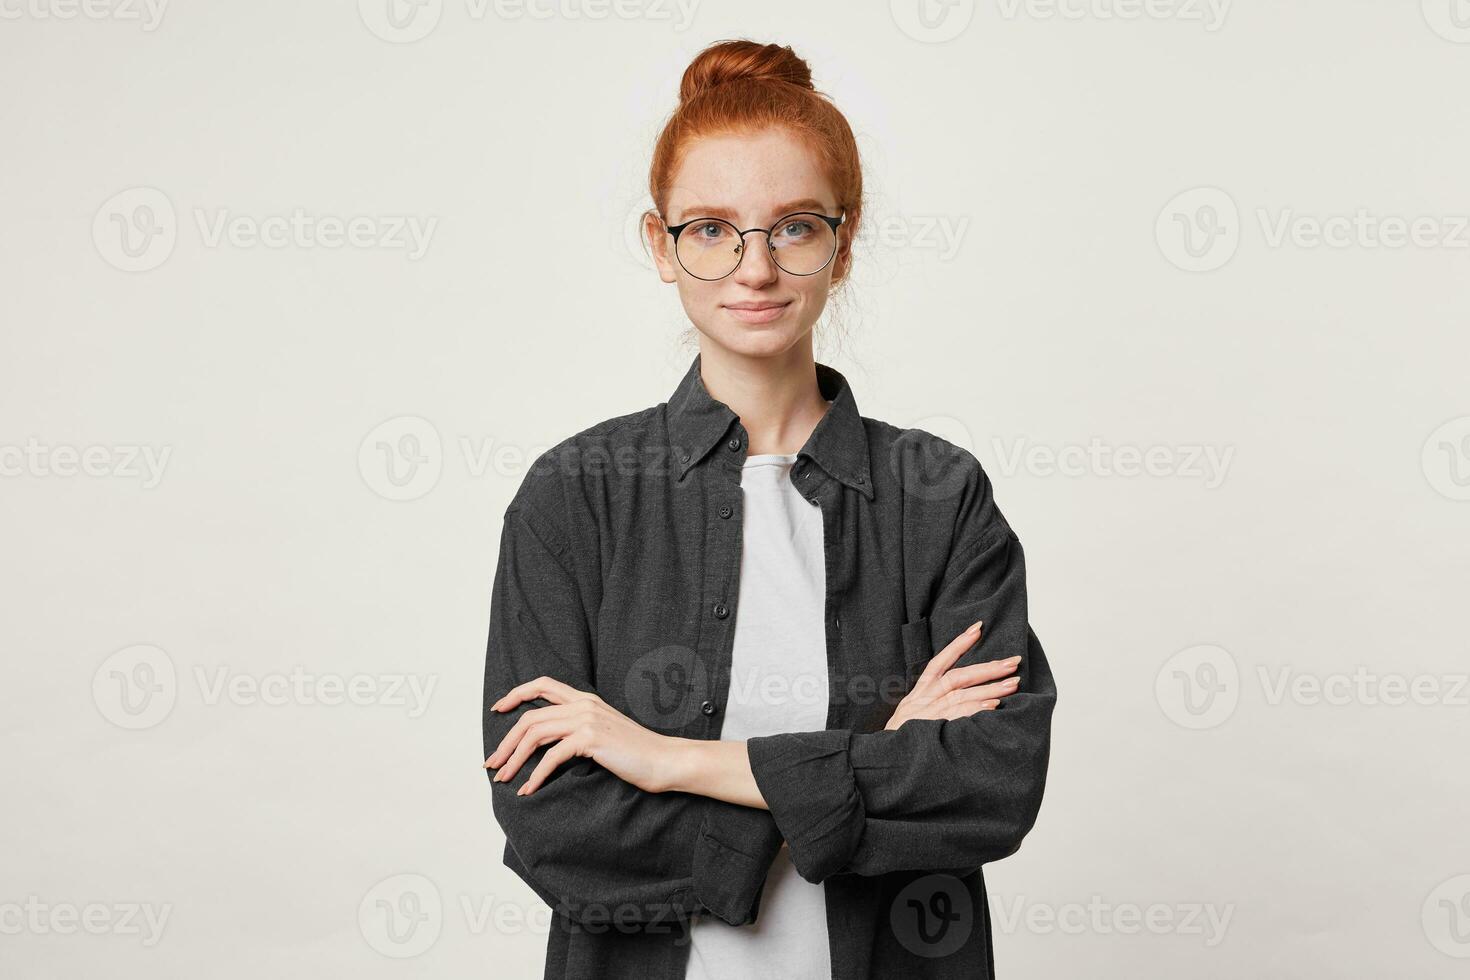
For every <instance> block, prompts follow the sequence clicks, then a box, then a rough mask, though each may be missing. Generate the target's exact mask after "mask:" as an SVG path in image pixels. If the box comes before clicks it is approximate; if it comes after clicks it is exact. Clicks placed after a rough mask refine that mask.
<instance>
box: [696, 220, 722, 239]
mask: <svg viewBox="0 0 1470 980" xmlns="http://www.w3.org/2000/svg"><path fill="white" fill-rule="evenodd" d="M706 232H708V234H705V233H706ZM694 233H695V234H696V235H699V236H700V237H703V238H715V237H718V236H719V235H720V234H721V229H720V226H719V225H717V224H715V223H714V222H713V221H711V222H707V223H705V224H702V225H695V226H694Z"/></svg>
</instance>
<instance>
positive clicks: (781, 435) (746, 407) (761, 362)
mask: <svg viewBox="0 0 1470 980" xmlns="http://www.w3.org/2000/svg"><path fill="white" fill-rule="evenodd" d="M699 364H700V377H701V378H702V379H703V380H704V386H705V388H706V389H708V391H709V393H710V394H711V395H712V396H713V397H714V398H716V399H718V400H719V401H722V402H724V403H725V404H726V405H729V406H730V408H731V409H733V410H734V412H735V414H737V415H739V416H740V424H741V425H743V426H745V431H746V432H747V433H748V434H749V436H750V445H749V446H748V447H746V451H747V454H748V455H752V456H753V455H756V454H759V453H794V452H797V451H798V450H800V449H801V447H802V446H804V445H806V441H807V438H808V437H810V436H811V434H812V430H813V429H815V428H816V427H817V423H818V422H820V421H821V420H822V415H823V414H824V413H825V412H826V411H827V400H826V399H825V398H823V397H822V392H821V389H820V388H819V387H818V386H817V367H816V361H815V359H814V358H813V356H812V348H811V340H810V335H808V337H807V339H806V341H805V342H804V343H802V344H798V345H796V346H795V347H793V348H792V349H791V350H789V351H785V352H783V353H781V354H777V355H774V356H761V357H755V356H751V355H746V354H738V353H735V352H732V351H730V350H728V349H727V348H724V347H719V346H717V345H715V344H712V343H709V342H707V341H704V340H703V339H702V340H701V343H700V359H699Z"/></svg>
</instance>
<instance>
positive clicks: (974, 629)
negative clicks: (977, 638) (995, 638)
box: [965, 619, 984, 633]
mask: <svg viewBox="0 0 1470 980" xmlns="http://www.w3.org/2000/svg"><path fill="white" fill-rule="evenodd" d="M982 622H984V620H980V619H977V620H975V621H974V622H973V623H971V624H970V628H969V629H967V630H965V632H966V633H978V632H980V624H981V623H982Z"/></svg>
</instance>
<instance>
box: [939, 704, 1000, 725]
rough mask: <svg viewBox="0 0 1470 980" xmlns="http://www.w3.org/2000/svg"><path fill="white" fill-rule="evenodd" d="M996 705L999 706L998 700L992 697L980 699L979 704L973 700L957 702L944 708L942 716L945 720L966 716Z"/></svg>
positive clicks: (989, 709) (992, 708)
mask: <svg viewBox="0 0 1470 980" xmlns="http://www.w3.org/2000/svg"><path fill="white" fill-rule="evenodd" d="M998 707H1000V702H999V701H996V700H994V699H991V700H988V701H981V702H980V703H979V704H975V703H973V702H971V703H969V704H958V705H954V706H953V707H951V708H949V709H948V710H946V712H945V713H944V716H943V717H944V719H945V720H946V721H950V720H953V719H955V718H968V717H970V715H973V714H977V713H979V712H981V711H994V710H995V709H996V708H998Z"/></svg>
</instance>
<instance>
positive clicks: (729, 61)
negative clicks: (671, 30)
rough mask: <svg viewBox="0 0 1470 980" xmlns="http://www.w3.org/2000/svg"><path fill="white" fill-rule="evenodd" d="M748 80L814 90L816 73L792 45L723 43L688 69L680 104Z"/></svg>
mask: <svg viewBox="0 0 1470 980" xmlns="http://www.w3.org/2000/svg"><path fill="white" fill-rule="evenodd" d="M745 79H750V80H752V81H774V82H787V83H789V84H791V85H797V86H800V87H801V88H806V89H811V88H813V86H812V70H811V69H810V68H809V67H807V63H806V61H805V60H803V59H802V58H801V57H799V56H798V55H797V53H796V52H795V51H793V50H791V46H790V45H785V44H758V43H756V42H755V41H721V42H720V43H718V44H712V45H710V46H709V47H707V48H705V49H704V50H703V51H701V52H699V54H698V55H697V56H696V57H695V59H694V60H693V61H691V62H690V63H689V67H688V68H686V69H684V78H683V80H682V81H680V82H679V101H680V102H690V101H692V100H694V99H695V98H696V97H698V96H699V95H701V94H703V93H704V92H707V91H709V90H710V89H712V88H714V87H715V86H717V85H724V84H725V83H727V82H736V81H741V80H745Z"/></svg>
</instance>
